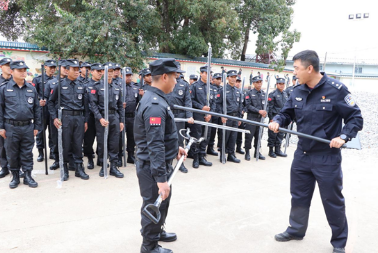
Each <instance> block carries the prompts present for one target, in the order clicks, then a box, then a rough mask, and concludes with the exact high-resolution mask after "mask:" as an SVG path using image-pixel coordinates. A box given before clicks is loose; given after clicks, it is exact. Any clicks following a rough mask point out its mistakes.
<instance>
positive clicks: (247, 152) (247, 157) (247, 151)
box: [244, 149, 251, 161]
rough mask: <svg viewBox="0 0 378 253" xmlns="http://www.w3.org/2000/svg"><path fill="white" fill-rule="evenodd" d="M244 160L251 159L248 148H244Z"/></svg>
mask: <svg viewBox="0 0 378 253" xmlns="http://www.w3.org/2000/svg"><path fill="white" fill-rule="evenodd" d="M244 158H245V160H247V161H250V160H251V154H250V153H249V149H245V156H244Z"/></svg>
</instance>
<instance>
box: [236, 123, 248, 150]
mask: <svg viewBox="0 0 378 253" xmlns="http://www.w3.org/2000/svg"><path fill="white" fill-rule="evenodd" d="M245 125H246V124H245V123H244V122H242V123H241V124H240V126H239V127H238V128H239V129H245V127H246V126H245ZM242 144H243V133H239V132H238V133H237V137H236V146H238V147H239V146H240V147H241V145H242Z"/></svg>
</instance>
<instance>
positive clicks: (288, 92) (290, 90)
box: [285, 76, 297, 97]
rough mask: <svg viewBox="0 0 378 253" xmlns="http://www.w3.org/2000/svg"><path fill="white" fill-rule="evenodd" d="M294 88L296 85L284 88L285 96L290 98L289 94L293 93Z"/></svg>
mask: <svg viewBox="0 0 378 253" xmlns="http://www.w3.org/2000/svg"><path fill="white" fill-rule="evenodd" d="M296 80H297V77H296V76H293V81H296ZM295 86H296V85H295V84H293V85H292V86H289V87H287V88H286V90H285V92H286V94H287V95H288V96H289V97H290V95H291V93H292V92H293V90H294V87H295Z"/></svg>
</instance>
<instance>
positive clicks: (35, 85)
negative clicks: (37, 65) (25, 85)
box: [32, 76, 41, 99]
mask: <svg viewBox="0 0 378 253" xmlns="http://www.w3.org/2000/svg"><path fill="white" fill-rule="evenodd" d="M40 78H41V77H40V76H37V77H34V78H33V81H32V85H33V86H34V88H35V89H36V90H37V94H38V96H37V97H36V98H38V99H39V98H40V96H39V95H40V87H39V85H40Z"/></svg>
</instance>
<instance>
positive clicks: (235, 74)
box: [227, 70, 238, 77]
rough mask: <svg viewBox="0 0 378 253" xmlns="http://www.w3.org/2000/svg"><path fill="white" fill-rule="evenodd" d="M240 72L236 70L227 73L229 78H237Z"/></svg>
mask: <svg viewBox="0 0 378 253" xmlns="http://www.w3.org/2000/svg"><path fill="white" fill-rule="evenodd" d="M237 75H238V72H237V71H236V70H229V71H227V77H229V76H237Z"/></svg>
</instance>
